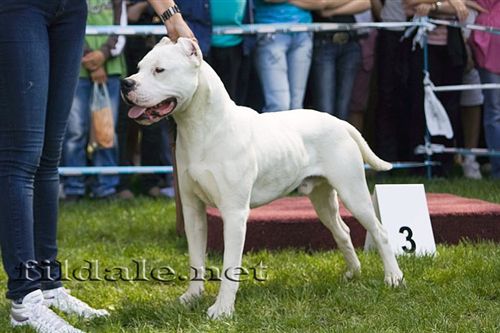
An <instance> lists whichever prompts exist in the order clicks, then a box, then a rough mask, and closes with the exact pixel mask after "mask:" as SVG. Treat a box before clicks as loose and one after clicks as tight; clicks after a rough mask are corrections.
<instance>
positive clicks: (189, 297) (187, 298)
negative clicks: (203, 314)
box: [179, 289, 203, 306]
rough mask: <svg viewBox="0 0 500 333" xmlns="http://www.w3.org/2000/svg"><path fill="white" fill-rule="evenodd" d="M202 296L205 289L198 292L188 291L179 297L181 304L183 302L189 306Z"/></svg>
mask: <svg viewBox="0 0 500 333" xmlns="http://www.w3.org/2000/svg"><path fill="white" fill-rule="evenodd" d="M202 295H203V289H197V290H196V291H191V290H188V291H186V292H185V293H184V294H182V295H181V296H180V297H179V302H181V304H182V305H185V306H188V305H190V304H191V303H192V302H193V301H195V300H196V299H198V298H200V297H201V296H202Z"/></svg>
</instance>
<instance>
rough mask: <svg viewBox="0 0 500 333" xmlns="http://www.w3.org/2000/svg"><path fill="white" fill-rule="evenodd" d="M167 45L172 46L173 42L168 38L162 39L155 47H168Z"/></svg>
mask: <svg viewBox="0 0 500 333" xmlns="http://www.w3.org/2000/svg"><path fill="white" fill-rule="evenodd" d="M168 44H173V42H172V41H171V40H170V38H168V37H163V38H162V39H161V40H160V41H159V42H158V44H156V45H157V46H160V45H168Z"/></svg>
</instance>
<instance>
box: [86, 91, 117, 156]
mask: <svg viewBox="0 0 500 333" xmlns="http://www.w3.org/2000/svg"><path fill="white" fill-rule="evenodd" d="M90 111H91V112H90V114H91V119H90V123H91V125H90V138H89V144H88V146H87V152H88V153H89V154H92V153H93V152H94V151H95V150H96V149H98V148H112V147H113V145H114V141H115V124H114V120H113V111H112V110H111V100H110V98H109V92H108V88H107V86H106V84H99V83H94V88H93V91H92V100H91V103H90Z"/></svg>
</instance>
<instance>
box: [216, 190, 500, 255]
mask: <svg viewBox="0 0 500 333" xmlns="http://www.w3.org/2000/svg"><path fill="white" fill-rule="evenodd" d="M427 204H428V207H429V212H430V215H431V223H432V228H433V230H434V238H435V240H436V243H449V244H456V243H457V242H459V241H460V240H461V239H469V240H492V241H496V242H500V205H499V204H493V203H489V202H486V201H482V200H476V199H468V198H463V197H458V196H455V195H450V194H437V193H430V194H427ZM340 213H341V215H342V219H343V220H344V221H345V223H346V224H347V225H348V226H349V228H350V229H351V238H352V242H353V244H354V246H355V247H362V246H363V245H364V242H365V235H366V232H365V230H364V228H363V227H362V226H361V225H360V224H359V223H358V222H357V221H356V219H355V218H354V217H353V216H352V215H351V214H350V213H349V212H348V211H347V210H346V209H345V208H344V207H343V206H341V209H340ZM207 215H208V248H209V249H210V250H214V251H222V250H223V246H224V245H223V236H222V219H221V217H220V214H219V212H218V210H217V209H214V208H209V209H208V210H207ZM335 247H336V245H335V242H334V240H333V238H332V235H331V233H330V231H329V230H328V229H326V227H324V226H323V224H321V222H320V221H319V220H318V217H317V216H316V212H315V211H314V208H313V207H312V205H311V202H310V201H309V199H308V198H307V197H288V198H283V199H279V200H276V201H274V202H272V203H270V204H268V205H266V206H262V207H259V208H256V209H252V211H251V213H250V218H249V220H248V225H247V235H246V241H245V251H249V250H260V249H280V248H306V249H313V250H323V249H332V248H335Z"/></svg>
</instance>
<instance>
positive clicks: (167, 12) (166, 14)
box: [160, 5, 181, 23]
mask: <svg viewBox="0 0 500 333" xmlns="http://www.w3.org/2000/svg"><path fill="white" fill-rule="evenodd" d="M180 12H181V10H180V8H179V7H178V6H177V5H173V6H172V7H169V8H167V10H165V11H164V12H163V14H161V15H160V19H161V20H162V22H163V23H165V22H167V21H168V20H169V19H170V18H171V17H172V16H174V15H175V14H177V13H180Z"/></svg>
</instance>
